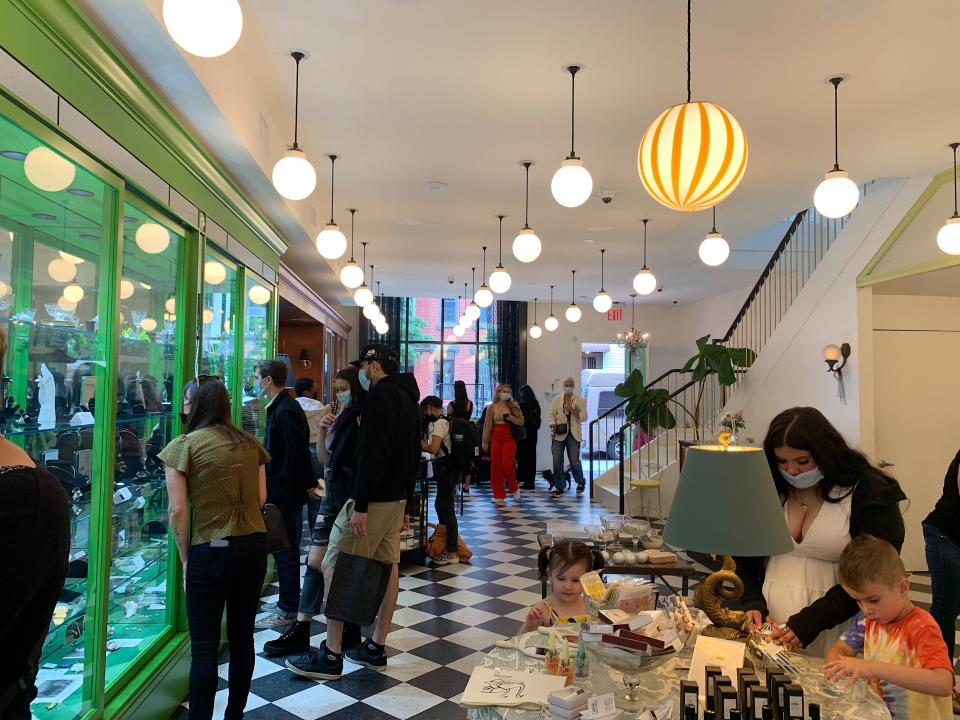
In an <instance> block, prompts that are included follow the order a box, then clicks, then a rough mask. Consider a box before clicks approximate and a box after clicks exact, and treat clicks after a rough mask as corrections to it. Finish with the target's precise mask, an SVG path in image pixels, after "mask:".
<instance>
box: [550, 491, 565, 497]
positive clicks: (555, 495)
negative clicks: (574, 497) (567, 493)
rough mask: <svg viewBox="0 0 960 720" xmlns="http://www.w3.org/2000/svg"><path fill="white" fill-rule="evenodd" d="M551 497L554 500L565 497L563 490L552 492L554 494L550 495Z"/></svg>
mask: <svg viewBox="0 0 960 720" xmlns="http://www.w3.org/2000/svg"><path fill="white" fill-rule="evenodd" d="M550 497H552V498H558V497H563V490H554V491H552V492H551V493H550Z"/></svg>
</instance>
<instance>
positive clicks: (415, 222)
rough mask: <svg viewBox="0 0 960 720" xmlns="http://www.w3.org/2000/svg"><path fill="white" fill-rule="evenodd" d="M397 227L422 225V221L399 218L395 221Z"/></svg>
mask: <svg viewBox="0 0 960 720" xmlns="http://www.w3.org/2000/svg"><path fill="white" fill-rule="evenodd" d="M397 225H411V226H413V225H423V220H418V219H417V218H400V219H399V220H397Z"/></svg>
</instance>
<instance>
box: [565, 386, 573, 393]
mask: <svg viewBox="0 0 960 720" xmlns="http://www.w3.org/2000/svg"><path fill="white" fill-rule="evenodd" d="M563 394H564V395H573V387H571V386H570V385H564V386H563Z"/></svg>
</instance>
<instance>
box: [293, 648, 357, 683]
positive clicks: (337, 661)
mask: <svg viewBox="0 0 960 720" xmlns="http://www.w3.org/2000/svg"><path fill="white" fill-rule="evenodd" d="M286 666H287V669H288V670H290V671H291V672H294V673H296V674H297V675H300V676H301V677H307V678H311V679H313V680H339V679H340V677H341V676H342V675H343V656H342V655H334V654H333V653H332V652H330V651H329V650H327V643H326V642H324V643H323V644H322V645H321V646H320V649H319V650H312V651H310V652H308V653H307V654H306V655H303V656H302V657H299V658H297V659H296V660H287V662H286Z"/></svg>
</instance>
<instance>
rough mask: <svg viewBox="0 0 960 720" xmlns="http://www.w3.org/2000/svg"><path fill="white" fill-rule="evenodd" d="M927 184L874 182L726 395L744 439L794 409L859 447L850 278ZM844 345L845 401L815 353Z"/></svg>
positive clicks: (854, 321) (854, 311)
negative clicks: (811, 411) (803, 409)
mask: <svg viewBox="0 0 960 720" xmlns="http://www.w3.org/2000/svg"><path fill="white" fill-rule="evenodd" d="M929 182H930V178H910V179H906V180H887V181H883V182H879V183H877V184H876V185H875V186H874V188H873V189H872V191H871V192H870V194H868V195H867V196H866V198H865V199H864V200H863V202H862V203H861V204H860V207H858V208H857V210H856V212H855V213H854V214H853V216H852V217H851V219H850V221H849V223H848V224H847V226H846V228H845V229H844V230H843V232H842V233H841V234H840V236H839V237H838V239H837V240H836V242H835V243H834V245H833V247H832V248H831V249H830V252H828V253H827V254H826V256H825V257H824V259H823V260H822V261H821V263H820V265H819V266H818V267H817V270H816V272H814V273H813V275H812V276H811V277H810V279H809V280H808V281H807V285H806V286H805V287H804V289H803V291H802V292H801V293H800V295H799V296H798V297H797V299H796V301H795V302H794V303H793V305H792V306H791V308H790V310H789V311H788V313H787V314H786V316H784V318H783V320H782V321H781V323H780V325H779V327H778V328H777V329H776V331H774V333H773V335H772V336H771V338H770V340H769V342H768V343H767V345H766V346H765V347H764V349H763V351H762V352H761V353H760V356H759V357H758V358H757V362H756V363H755V364H754V366H753V368H751V370H750V372H749V373H748V374H747V375H746V377H745V378H744V381H743V382H742V383H741V385H740V387H739V388H738V389H737V391H736V393H734V396H733V398H732V399H731V401H730V403H728V408H727V409H728V410H729V411H733V410H738V409H739V410H743V412H744V419H745V420H746V423H747V430H746V432H745V436H746V437H748V438H749V437H753V438H755V439H756V440H757V441H759V440H760V439H762V437H763V434H764V432H765V431H766V427H767V425H768V424H769V422H770V420H771V419H772V418H773V417H774V415H776V414H777V413H778V412H780V411H781V410H783V409H785V408H788V407H793V406H795V405H812V406H814V407H817V408H819V409H820V410H821V411H822V412H823V413H824V414H825V415H826V416H827V417H828V418H829V419H830V420H831V422H833V423H834V425H836V427H837V429H838V430H840V432H841V433H843V434H844V436H845V437H846V438H847V439H848V441H850V442H851V443H853V444H857V443H859V440H860V407H859V403H860V373H859V363H860V355H859V352H858V347H857V345H856V343H857V339H858V314H857V311H858V304H857V287H856V282H857V275H858V274H859V273H860V271H861V270H862V269H863V268H864V266H865V265H866V263H867V262H868V261H869V260H870V259H871V258H872V257H873V256H874V255H875V254H876V252H877V250H878V249H879V248H880V246H881V245H882V244H883V242H884V241H885V240H886V239H887V238H888V237H889V236H890V234H891V232H892V231H893V229H894V227H896V225H897V223H898V222H899V221H900V220H901V219H902V218H903V217H904V215H905V214H906V213H907V211H908V210H909V209H910V207H911V206H912V205H913V203H914V202H915V201H916V200H917V198H918V197H919V196H920V194H921V193H922V192H923V190H924V188H926V186H927V185H928V184H929ZM842 342H850V343H851V345H853V354H852V356H851V358H850V362H849V363H848V364H847V368H846V369H845V370H844V380H845V384H846V394H847V402H846V404H845V405H844V404H841V403H840V400H839V399H838V398H837V384H836V382H835V381H834V380H833V378H832V377H831V376H830V375H828V374H827V372H826V365H825V364H824V362H823V355H822V351H823V347H824V346H825V345H828V344H830V343H837V344H840V343H842Z"/></svg>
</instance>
